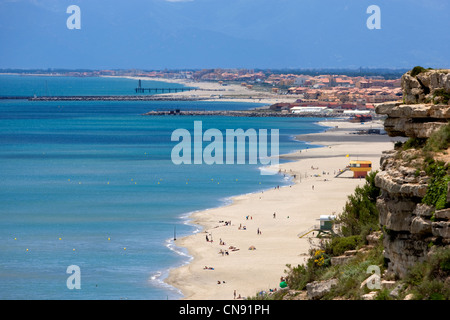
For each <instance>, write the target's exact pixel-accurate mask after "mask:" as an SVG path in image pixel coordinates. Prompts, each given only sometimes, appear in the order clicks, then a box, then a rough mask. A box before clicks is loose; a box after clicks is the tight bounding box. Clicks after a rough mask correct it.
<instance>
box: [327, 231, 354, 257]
mask: <svg viewBox="0 0 450 320" xmlns="http://www.w3.org/2000/svg"><path fill="white" fill-rule="evenodd" d="M362 242H363V241H362V238H361V236H360V235H356V236H349V237H335V238H333V239H332V240H331V242H329V243H328V248H327V250H326V251H327V252H328V253H329V254H332V255H333V256H340V255H342V254H344V252H345V251H348V250H355V249H356V248H357V247H358V246H359V245H361V244H362Z"/></svg>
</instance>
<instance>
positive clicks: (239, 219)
mask: <svg viewBox="0 0 450 320" xmlns="http://www.w3.org/2000/svg"><path fill="white" fill-rule="evenodd" d="M318 124H320V125H322V126H324V131H323V132H320V133H313V134H305V135H297V136H296V139H297V140H302V141H307V142H308V143H311V144H314V145H321V147H317V148H313V149H304V150H302V151H301V152H300V151H298V152H294V153H290V154H286V155H281V156H280V158H282V159H286V160H290V161H289V162H287V163H283V164H280V166H279V167H280V170H281V172H282V174H285V175H289V176H291V179H292V180H291V181H292V184H291V185H288V186H284V187H279V188H274V189H269V190H264V191H256V192H254V193H249V194H243V195H238V196H234V197H231V199H230V200H231V202H230V203H228V204H225V205H223V206H220V207H215V208H210V209H207V210H202V211H198V212H194V213H192V214H191V215H190V216H189V217H188V218H187V223H189V224H192V225H195V226H198V227H199V230H198V231H197V232H196V233H194V234H192V235H188V236H185V237H183V238H180V239H177V240H176V241H174V242H173V243H174V245H176V246H177V247H180V248H184V249H185V250H186V251H187V254H188V255H189V256H190V257H191V259H190V260H189V261H188V262H187V263H186V264H184V265H182V266H180V267H175V268H172V269H170V270H169V275H168V277H167V278H165V279H164V280H163V281H164V282H165V283H167V284H169V285H171V286H173V287H175V288H176V289H178V290H179V291H180V292H181V293H182V294H183V298H181V299H183V300H191V299H193V300H207V299H209V300H211V299H212V300H229V299H234V292H236V293H237V295H236V298H238V297H239V296H240V297H241V298H244V297H254V296H256V294H257V292H259V291H266V292H268V291H269V290H270V289H279V282H280V278H281V277H282V276H284V275H285V273H284V271H285V270H286V269H287V268H286V264H290V265H292V266H296V265H298V264H303V263H304V262H305V261H306V258H307V253H308V250H309V249H310V241H315V239H317V238H312V237H304V238H302V239H299V238H298V237H297V234H298V233H300V232H302V231H303V230H305V229H308V228H309V227H311V226H312V225H315V224H317V221H316V220H317V219H318V218H319V216H320V215H322V214H340V212H341V211H342V208H343V206H344V205H345V202H346V201H347V196H348V195H350V194H352V193H353V192H354V189H355V188H356V186H358V185H361V184H363V183H364V182H365V180H364V179H361V180H360V179H353V178H351V175H352V173H351V172H347V173H345V174H343V175H342V176H341V177H339V178H334V173H335V172H336V170H339V169H342V168H344V167H345V166H346V165H347V164H348V161H349V160H352V159H356V158H359V157H364V160H371V161H372V164H373V170H378V168H379V159H380V156H381V153H382V151H384V150H389V149H392V148H393V142H394V139H393V138H390V137H388V136H387V135H357V134H352V132H355V130H358V129H362V128H363V129H367V128H368V127H369V126H370V127H374V126H376V127H379V128H382V123H381V122H372V123H370V122H369V123H366V124H365V125H361V124H355V123H349V122H346V121H339V120H337V121H336V120H333V121H320V122H319V123H318ZM335 126H338V128H336V127H335ZM344 137H345V139H343V138H344ZM368 140H369V141H370V143H367V142H368ZM347 154H349V157H346V155H347ZM360 160H363V159H361V158H360ZM311 167H314V168H318V169H314V170H313V169H311ZM323 173H325V175H324V174H323ZM274 213H276V214H275V215H274ZM226 221H231V224H228V225H227V224H226V223H225V222H226ZM240 226H242V228H239V227H240ZM243 226H245V227H246V228H245V230H244V229H243ZM206 236H208V238H211V237H212V238H213V242H207V241H206ZM222 241H223V243H224V244H221V242H222ZM251 246H254V247H255V248H256V249H255V250H249V248H250V247H251ZM233 247H234V248H236V249H238V250H233V249H232V248H233ZM221 250H222V252H225V251H228V254H221V253H220V252H221ZM205 267H209V268H213V269H204V268H205Z"/></svg>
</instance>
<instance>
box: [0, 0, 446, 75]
mask: <svg viewBox="0 0 450 320" xmlns="http://www.w3.org/2000/svg"><path fill="white" fill-rule="evenodd" d="M71 5H76V6H78V7H79V9H80V15H79V17H80V19H77V21H79V22H80V29H69V28H68V26H67V20H68V19H69V20H70V21H72V20H71V18H72V17H71V16H72V13H73V12H72V11H70V12H69V13H67V8H68V7H69V6H71ZM371 5H376V6H378V8H379V10H380V11H379V16H378V17H379V20H377V21H379V22H380V27H381V28H380V29H369V28H368V26H367V20H368V19H369V20H370V21H372V22H373V21H375V20H371V19H372V18H373V13H374V12H373V11H370V12H369V13H368V12H367V9H368V7H369V6H371ZM416 65H421V66H423V67H427V68H428V67H431V68H450V1H449V0H427V1H424V0H307V1H306V0H170V1H169V0H0V68H21V69H30V68H39V69H42V68H68V69H77V68H86V69H144V70H162V69H202V68H256V69H284V68H292V69H306V68H359V67H363V68H412V67H414V66H416Z"/></svg>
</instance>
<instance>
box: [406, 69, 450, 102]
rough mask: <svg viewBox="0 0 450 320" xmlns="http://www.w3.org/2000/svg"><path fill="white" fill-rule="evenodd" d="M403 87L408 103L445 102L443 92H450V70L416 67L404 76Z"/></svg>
mask: <svg viewBox="0 0 450 320" xmlns="http://www.w3.org/2000/svg"><path fill="white" fill-rule="evenodd" d="M416 73H417V74H416ZM402 89H403V97H404V101H405V103H406V104H415V103H443V102H444V100H445V99H444V97H443V96H442V93H443V92H446V93H450V70H448V69H447V70H445V69H441V70H425V69H423V68H420V67H416V68H415V70H414V69H413V70H411V71H408V72H407V73H405V74H404V75H403V76H402ZM446 103H447V104H448V101H446Z"/></svg>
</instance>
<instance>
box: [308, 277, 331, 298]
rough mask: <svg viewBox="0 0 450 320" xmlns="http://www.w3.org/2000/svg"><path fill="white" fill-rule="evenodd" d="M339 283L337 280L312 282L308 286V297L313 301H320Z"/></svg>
mask: <svg viewBox="0 0 450 320" xmlns="http://www.w3.org/2000/svg"><path fill="white" fill-rule="evenodd" d="M337 283H338V280H337V279H330V280H326V281H314V282H310V283H308V284H307V285H306V290H307V296H308V298H309V299H311V300H315V299H320V298H322V297H323V296H324V295H325V294H326V293H328V292H330V290H331V288H332V287H334V286H336V285H337Z"/></svg>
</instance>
